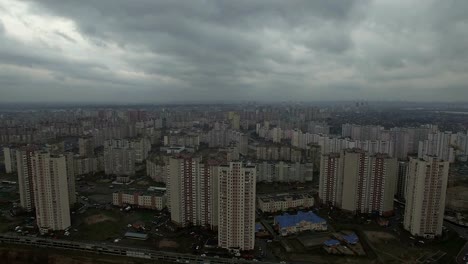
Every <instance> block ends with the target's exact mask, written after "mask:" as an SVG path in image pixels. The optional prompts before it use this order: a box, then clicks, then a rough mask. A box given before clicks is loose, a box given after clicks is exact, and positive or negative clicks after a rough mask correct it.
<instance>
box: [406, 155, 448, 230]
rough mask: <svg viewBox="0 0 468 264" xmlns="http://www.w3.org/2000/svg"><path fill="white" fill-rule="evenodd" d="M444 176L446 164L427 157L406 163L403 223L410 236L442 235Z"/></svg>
mask: <svg viewBox="0 0 468 264" xmlns="http://www.w3.org/2000/svg"><path fill="white" fill-rule="evenodd" d="M448 174H449V162H448V161H440V159H439V158H437V157H430V156H426V157H424V158H423V159H420V158H417V159H416V158H412V159H410V161H409V164H408V182H407V192H406V207H405V216H404V222H403V223H404V228H405V229H406V230H408V231H409V232H410V233H411V234H412V235H414V236H423V237H428V238H432V237H435V236H440V235H441V234H442V224H443V217H444V210H445V198H446V191H447V181H448Z"/></svg>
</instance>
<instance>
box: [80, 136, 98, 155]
mask: <svg viewBox="0 0 468 264" xmlns="http://www.w3.org/2000/svg"><path fill="white" fill-rule="evenodd" d="M78 150H79V154H80V156H81V157H93V156H94V139H93V137H80V138H79V139H78Z"/></svg>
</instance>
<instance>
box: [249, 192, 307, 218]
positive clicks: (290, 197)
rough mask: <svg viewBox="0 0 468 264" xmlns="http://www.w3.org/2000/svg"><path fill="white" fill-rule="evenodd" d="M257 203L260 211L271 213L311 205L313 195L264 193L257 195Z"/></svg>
mask: <svg viewBox="0 0 468 264" xmlns="http://www.w3.org/2000/svg"><path fill="white" fill-rule="evenodd" d="M257 205H258V206H257V208H258V209H260V210H261V211H262V212H268V213H273V212H278V211H286V210H288V209H291V208H298V207H311V206H312V205H314V197H313V196H312V194H309V193H305V194H289V193H283V194H273V195H264V196H259V197H258V199H257Z"/></svg>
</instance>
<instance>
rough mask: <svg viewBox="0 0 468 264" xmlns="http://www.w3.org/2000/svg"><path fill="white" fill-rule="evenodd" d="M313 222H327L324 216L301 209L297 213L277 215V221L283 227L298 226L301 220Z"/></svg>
mask: <svg viewBox="0 0 468 264" xmlns="http://www.w3.org/2000/svg"><path fill="white" fill-rule="evenodd" d="M303 221H304V222H312V223H324V222H326V221H325V220H324V219H323V218H321V217H319V216H317V215H316V214H314V213H313V212H312V211H309V212H301V211H299V212H298V213H297V215H290V214H288V213H285V214H283V215H280V216H276V217H275V223H277V224H278V225H279V226H280V227H281V228H284V227H292V226H296V225H297V224H299V223H300V222H303Z"/></svg>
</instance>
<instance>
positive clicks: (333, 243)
mask: <svg viewBox="0 0 468 264" xmlns="http://www.w3.org/2000/svg"><path fill="white" fill-rule="evenodd" d="M323 244H325V246H327V247H334V246H338V245H339V244H340V241H338V240H336V239H330V240H327V241H325V242H323Z"/></svg>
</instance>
